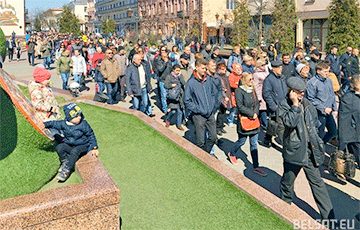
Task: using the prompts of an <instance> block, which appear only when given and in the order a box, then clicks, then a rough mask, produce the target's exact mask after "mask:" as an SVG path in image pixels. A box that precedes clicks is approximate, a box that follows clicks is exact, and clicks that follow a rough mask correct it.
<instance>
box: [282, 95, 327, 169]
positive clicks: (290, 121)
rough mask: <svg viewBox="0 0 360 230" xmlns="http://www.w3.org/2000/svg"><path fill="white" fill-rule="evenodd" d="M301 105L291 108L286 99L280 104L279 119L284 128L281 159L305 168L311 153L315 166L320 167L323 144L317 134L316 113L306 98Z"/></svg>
mask: <svg viewBox="0 0 360 230" xmlns="http://www.w3.org/2000/svg"><path fill="white" fill-rule="evenodd" d="M301 105H302V106H300V107H296V106H293V105H292V102H291V100H290V99H289V98H288V97H287V98H286V99H285V100H283V101H282V102H281V103H280V106H279V117H280V118H281V119H282V121H283V124H284V126H285V131H284V136H283V158H284V161H285V162H287V163H291V164H295V165H300V166H305V165H307V164H308V160H309V156H308V154H309V152H311V154H313V159H314V161H315V165H316V166H320V165H321V164H322V163H323V162H324V143H323V141H322V140H321V138H320V137H319V134H318V125H319V121H318V115H317V111H316V108H315V107H314V106H313V105H312V104H311V103H310V102H309V101H308V100H307V99H306V98H304V99H303V101H302V103H301ZM309 146H311V151H308V148H309Z"/></svg>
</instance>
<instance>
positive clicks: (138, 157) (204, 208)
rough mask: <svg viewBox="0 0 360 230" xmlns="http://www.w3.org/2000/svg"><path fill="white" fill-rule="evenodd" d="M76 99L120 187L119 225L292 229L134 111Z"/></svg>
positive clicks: (104, 162) (110, 171) (108, 168)
mask: <svg viewBox="0 0 360 230" xmlns="http://www.w3.org/2000/svg"><path fill="white" fill-rule="evenodd" d="M79 105H80V107H81V108H82V109H83V111H84V114H85V118H86V119H87V121H88V122H89V123H90V125H91V126H92V127H93V129H94V132H95V134H96V136H97V139H98V142H99V151H100V156H99V157H100V159H101V161H102V163H103V164H104V165H105V167H106V169H107V170H108V172H109V173H110V175H111V176H112V178H113V179H114V180H115V182H116V183H117V185H118V186H119V188H120V197H121V198H120V216H121V218H122V229H256V230H258V229H276V230H278V229H292V227H291V225H290V224H288V223H286V222H284V221H283V220H282V219H280V218H279V217H278V216H277V215H275V214H274V213H272V212H271V211H269V210H267V209H266V208H264V207H263V206H261V205H260V204H259V203H258V202H256V201H255V200H254V199H252V198H251V197H250V196H248V195H247V194H245V193H244V192H242V191H241V190H239V189H237V188H236V187H235V186H233V185H232V184H231V183H230V182H229V181H227V180H225V179H224V178H222V177H221V176H220V175H218V174H217V173H215V172H214V171H212V170H211V169H209V168H208V167H206V166H205V165H204V164H203V163H201V162H200V161H198V160H197V159H196V158H194V157H193V156H191V155H190V154H188V153H187V152H186V151H184V150H183V149H181V148H179V147H178V146H176V145H175V144H173V143H172V142H171V141H170V140H168V139H167V138H165V137H163V136H162V135H160V134H159V133H158V132H157V131H156V130H154V129H152V128H151V127H149V126H147V125H146V124H145V123H143V122H142V121H141V120H139V119H137V118H136V117H134V116H131V115H128V114H123V113H119V112H116V111H110V110H106V109H103V108H98V107H95V106H91V105H86V104H79Z"/></svg>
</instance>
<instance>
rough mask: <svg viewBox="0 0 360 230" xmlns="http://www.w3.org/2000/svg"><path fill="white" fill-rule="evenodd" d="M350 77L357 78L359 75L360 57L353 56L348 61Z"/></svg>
mask: <svg viewBox="0 0 360 230" xmlns="http://www.w3.org/2000/svg"><path fill="white" fill-rule="evenodd" d="M348 68H349V74H350V75H349V76H348V77H351V76H355V75H357V74H359V57H355V56H353V55H352V56H351V57H349V59H348Z"/></svg>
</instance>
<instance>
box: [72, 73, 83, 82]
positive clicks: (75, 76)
mask: <svg viewBox="0 0 360 230" xmlns="http://www.w3.org/2000/svg"><path fill="white" fill-rule="evenodd" d="M81 76H82V74H81V73H80V74H74V81H76V82H77V83H79V84H80V81H81Z"/></svg>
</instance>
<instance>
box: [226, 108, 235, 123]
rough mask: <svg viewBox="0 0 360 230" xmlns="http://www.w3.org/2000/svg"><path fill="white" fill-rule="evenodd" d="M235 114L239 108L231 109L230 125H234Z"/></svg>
mask: <svg viewBox="0 0 360 230" xmlns="http://www.w3.org/2000/svg"><path fill="white" fill-rule="evenodd" d="M235 114H237V107H233V108H231V109H230V114H229V116H228V122H229V124H234V120H235Z"/></svg>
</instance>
